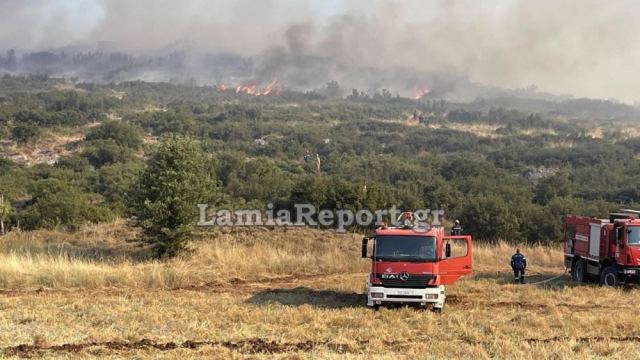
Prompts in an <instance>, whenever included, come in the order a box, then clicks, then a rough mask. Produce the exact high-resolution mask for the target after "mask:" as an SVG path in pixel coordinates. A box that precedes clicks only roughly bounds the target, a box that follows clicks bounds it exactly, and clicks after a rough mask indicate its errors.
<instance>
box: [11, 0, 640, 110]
mask: <svg viewBox="0 0 640 360" xmlns="http://www.w3.org/2000/svg"><path fill="white" fill-rule="evenodd" d="M638 19H640V2H638V1H632V0H627V1H625V0H621V1H613V2H611V1H595V0H584V1H550V0H541V1H516V0H500V1H499V0H489V1H482V2H480V1H444V0H443V1H423V0H403V1H400V0H398V1H376V0H353V1H338V0H331V1H327V0H308V1H303V0H300V1H294V0H289V1H285V0H255V1H248V0H229V1H223V0H181V1H177V0H176V1H169V0H0V48H5V49H6V48H17V49H43V48H53V47H58V46H64V45H70V44H83V43H92V42H96V41H113V42H116V43H117V44H119V46H121V47H122V48H123V49H126V50H130V51H148V50H153V49H158V48H162V47H163V46H165V45H167V44H170V43H173V42H176V41H181V40H187V41H190V42H191V43H193V44H194V46H196V47H197V48H200V49H203V50H207V51H231V52H235V53H240V54H243V55H252V54H257V53H260V52H261V51H263V50H265V49H266V48H269V47H272V46H283V47H286V48H288V49H289V51H291V52H300V53H306V54H313V55H320V56H330V57H333V58H335V59H336V60H338V61H340V62H343V63H346V64H351V65H371V66H379V67H387V66H405V67H410V68H415V69H418V70H436V71H448V72H454V73H461V74H467V75H468V76H469V78H470V79H471V80H473V81H477V82H483V83H488V84H495V85H499V86H505V87H510V88H523V87H528V86H531V85H533V86H536V87H537V88H538V89H539V90H543V91H549V92H554V93H558V94H563V93H569V94H574V95H576V96H588V97H598V98H617V99H620V100H622V101H625V102H630V103H632V102H636V101H640V71H639V70H638V69H637V66H638V64H640V42H638V41H635V40H636V39H635V37H636V35H637V34H640V21H638Z"/></svg>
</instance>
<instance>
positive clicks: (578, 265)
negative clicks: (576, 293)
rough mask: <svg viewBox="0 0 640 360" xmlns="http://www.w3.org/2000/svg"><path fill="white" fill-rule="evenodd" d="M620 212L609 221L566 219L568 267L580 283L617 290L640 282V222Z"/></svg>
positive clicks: (635, 214)
mask: <svg viewBox="0 0 640 360" xmlns="http://www.w3.org/2000/svg"><path fill="white" fill-rule="evenodd" d="M638 214H639V212H637V211H635V210H620V212H618V213H612V214H610V215H609V219H598V218H595V217H588V216H575V215H569V216H566V217H565V218H564V226H563V227H564V240H565V251H564V263H565V267H566V268H567V269H569V271H570V272H571V278H572V279H573V280H574V281H577V282H586V281H588V280H596V281H599V282H600V284H602V285H607V286H616V285H618V284H621V283H628V282H637V281H638V280H640V219H638Z"/></svg>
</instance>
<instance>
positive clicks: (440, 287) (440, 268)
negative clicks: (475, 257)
mask: <svg viewBox="0 0 640 360" xmlns="http://www.w3.org/2000/svg"><path fill="white" fill-rule="evenodd" d="M369 241H372V242H373V247H372V250H373V251H372V253H371V255H369V254H368V253H369V249H368V243H369ZM362 257H363V258H371V260H372V261H371V273H370V274H369V276H368V279H367V305H368V306H370V307H373V308H374V309H378V307H379V306H380V305H386V304H393V303H412V304H417V305H422V306H426V305H428V304H429V305H431V306H432V308H433V310H434V311H436V312H440V311H442V309H443V307H444V302H445V285H450V284H453V282H455V281H456V280H458V279H459V278H460V277H461V276H463V275H467V274H470V273H471V272H472V257H471V236H469V235H461V236H445V235H444V230H443V228H442V227H432V228H430V229H429V230H417V229H414V228H413V227H411V226H405V227H384V226H383V227H380V228H378V229H377V230H376V231H375V235H373V236H371V237H365V238H364V239H362Z"/></svg>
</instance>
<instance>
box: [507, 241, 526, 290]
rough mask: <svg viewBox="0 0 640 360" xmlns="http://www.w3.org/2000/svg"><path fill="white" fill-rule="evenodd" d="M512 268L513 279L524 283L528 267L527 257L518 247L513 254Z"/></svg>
mask: <svg viewBox="0 0 640 360" xmlns="http://www.w3.org/2000/svg"><path fill="white" fill-rule="evenodd" d="M511 268H512V269H513V281H514V282H515V283H518V282H520V284H524V271H525V269H526V268H527V258H526V257H525V256H524V254H522V253H521V252H520V248H519V247H518V248H516V253H515V254H513V256H511Z"/></svg>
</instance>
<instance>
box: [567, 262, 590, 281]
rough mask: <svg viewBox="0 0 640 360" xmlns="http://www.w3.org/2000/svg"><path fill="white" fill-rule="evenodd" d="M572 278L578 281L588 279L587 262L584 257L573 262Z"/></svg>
mask: <svg viewBox="0 0 640 360" xmlns="http://www.w3.org/2000/svg"><path fill="white" fill-rule="evenodd" d="M571 280H573V281H576V282H581V283H582V282H586V281H587V262H586V261H584V260H583V259H578V260H576V261H575V262H574V263H573V267H572V269H571Z"/></svg>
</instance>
